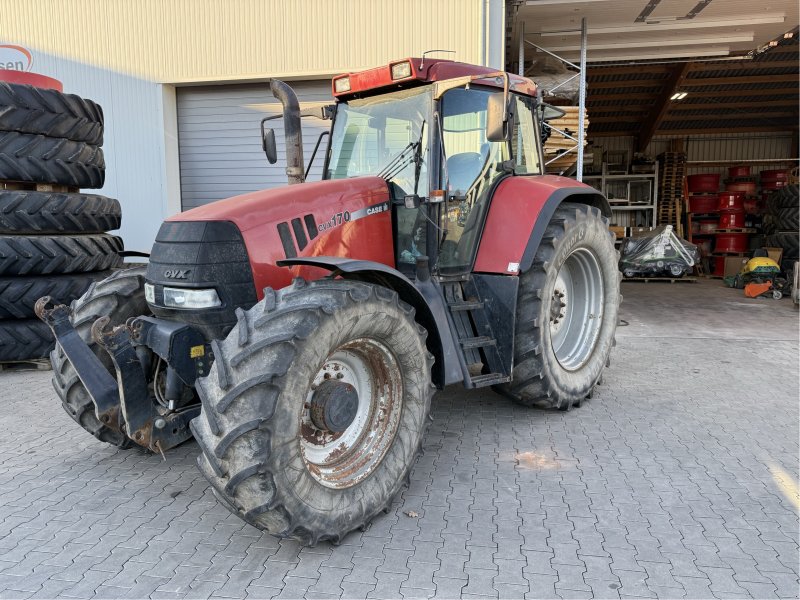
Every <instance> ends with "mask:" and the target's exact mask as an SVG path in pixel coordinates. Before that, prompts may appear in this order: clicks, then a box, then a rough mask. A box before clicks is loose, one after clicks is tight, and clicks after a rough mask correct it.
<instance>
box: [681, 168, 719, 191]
mask: <svg viewBox="0 0 800 600" xmlns="http://www.w3.org/2000/svg"><path fill="white" fill-rule="evenodd" d="M686 183H687V185H688V187H689V192H690V193H697V192H712V193H713V192H717V191H719V174H718V173H698V174H697V175H689V176H688V177H687V178H686Z"/></svg>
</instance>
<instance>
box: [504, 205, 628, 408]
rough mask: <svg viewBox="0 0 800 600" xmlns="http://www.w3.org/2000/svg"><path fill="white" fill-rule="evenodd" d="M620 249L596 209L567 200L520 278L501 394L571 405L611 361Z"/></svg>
mask: <svg viewBox="0 0 800 600" xmlns="http://www.w3.org/2000/svg"><path fill="white" fill-rule="evenodd" d="M619 280H620V274H619V271H618V270H617V253H616V252H615V250H614V244H613V234H611V233H610V232H609V231H608V226H607V222H606V219H604V218H603V217H602V216H601V214H600V211H599V210H598V209H597V208H594V207H591V206H587V205H584V204H573V203H568V202H565V203H564V204H562V205H561V206H560V207H559V208H558V209H557V210H556V212H555V214H554V215H553V218H552V219H551V221H550V224H549V225H548V226H547V230H546V232H545V235H544V238H543V239H542V242H541V244H540V245H539V248H538V250H537V251H536V256H535V258H534V260H533V265H532V266H531V268H530V269H529V270H528V271H526V272H525V273H523V274H522V275H521V276H520V287H519V298H518V300H517V318H516V335H515V339H516V342H515V347H514V372H513V379H512V381H511V382H510V383H508V384H504V385H503V386H501V387H500V390H499V391H501V393H503V394H505V395H508V396H510V397H512V398H513V399H514V400H516V401H517V402H519V403H520V404H523V405H526V406H534V405H535V406H540V407H543V408H559V409H562V410H568V409H570V408H571V407H572V406H574V405H580V403H581V402H582V401H583V399H584V398H586V397H587V396H589V395H590V394H591V392H592V389H593V388H594V386H595V384H596V383H597V382H598V381H599V380H600V378H601V377H602V374H603V369H604V368H605V367H606V366H607V364H608V362H609V359H610V353H611V348H612V346H613V345H614V343H615V340H614V332H615V331H616V327H617V319H618V314H619V303H620V298H621V297H620V294H619Z"/></svg>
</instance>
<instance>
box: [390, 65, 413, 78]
mask: <svg viewBox="0 0 800 600" xmlns="http://www.w3.org/2000/svg"><path fill="white" fill-rule="evenodd" d="M406 77H411V63H410V62H408V61H404V62H400V63H395V64H393V65H392V79H405V78H406Z"/></svg>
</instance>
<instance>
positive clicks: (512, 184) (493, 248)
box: [475, 175, 611, 275]
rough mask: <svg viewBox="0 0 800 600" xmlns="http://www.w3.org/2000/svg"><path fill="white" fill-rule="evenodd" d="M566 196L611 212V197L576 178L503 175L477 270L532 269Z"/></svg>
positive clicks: (606, 213)
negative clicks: (552, 220) (541, 244)
mask: <svg viewBox="0 0 800 600" xmlns="http://www.w3.org/2000/svg"><path fill="white" fill-rule="evenodd" d="M563 202H576V203H579V204H588V205H589V206H594V207H596V208H598V209H599V210H600V212H601V213H602V214H603V216H605V217H610V216H611V206H610V205H609V203H608V200H606V198H605V197H604V196H603V195H602V194H601V193H600V192H598V191H597V190H596V189H594V188H592V187H590V186H588V185H585V184H583V183H580V182H578V181H575V180H574V179H569V178H567V177H559V176H555V175H541V176H535V177H508V178H506V179H504V180H503V181H501V182H500V183H499V185H498V186H497V188H496V189H495V192H494V195H493V196H492V202H491V206H490V207H489V211H488V215H487V217H486V224H485V226H484V230H483V235H482V236H481V243H480V247H479V249H478V255H477V257H476V260H475V271H476V272H480V273H498V274H504V275H518V274H519V273H524V272H525V271H527V270H528V269H530V268H531V265H532V264H533V257H534V256H535V255H536V250H537V249H538V247H539V244H540V243H541V241H542V238H543V237H544V233H545V230H546V229H547V225H548V224H549V223H550V220H551V219H552V218H553V215H554V214H555V212H556V209H557V208H558V207H559V206H560V205H561V203H563Z"/></svg>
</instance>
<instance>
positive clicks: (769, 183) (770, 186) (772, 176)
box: [761, 170, 789, 190]
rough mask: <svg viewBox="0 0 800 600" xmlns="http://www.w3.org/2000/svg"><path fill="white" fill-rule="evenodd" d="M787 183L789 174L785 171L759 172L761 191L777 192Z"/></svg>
mask: <svg viewBox="0 0 800 600" xmlns="http://www.w3.org/2000/svg"><path fill="white" fill-rule="evenodd" d="M788 181H789V174H788V173H787V172H786V171H778V170H774V171H761V189H764V190H777V189H778V188H782V187H783V186H785V185H786V184H787V183H788Z"/></svg>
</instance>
